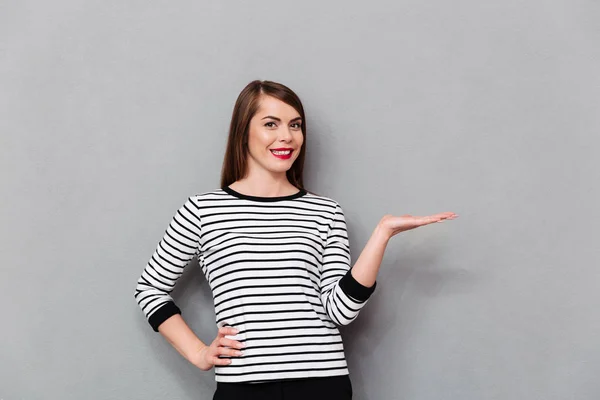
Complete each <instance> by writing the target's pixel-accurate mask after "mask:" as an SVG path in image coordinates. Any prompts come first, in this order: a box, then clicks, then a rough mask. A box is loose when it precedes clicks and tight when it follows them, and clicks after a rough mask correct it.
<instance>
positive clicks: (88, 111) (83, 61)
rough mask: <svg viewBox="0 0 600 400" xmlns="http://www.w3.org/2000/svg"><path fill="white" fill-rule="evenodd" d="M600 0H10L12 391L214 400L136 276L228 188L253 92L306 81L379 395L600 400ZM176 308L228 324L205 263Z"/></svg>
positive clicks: (311, 180) (2, 48) (0, 239)
mask: <svg viewBox="0 0 600 400" xmlns="http://www.w3.org/2000/svg"><path fill="white" fill-rule="evenodd" d="M599 18H600V5H599V4H598V2H593V1H573V0H571V1H567V0H554V1H550V2H548V1H540V0H537V1H534V0H531V1H527V2H523V1H515V0H507V1H487V2H482V1H479V0H466V1H458V2H447V1H442V0H430V1H416V0H400V1H398V0H396V1H393V2H392V1H387V2H385V1H382V0H376V1H370V2H367V3H358V2H356V3H352V4H351V3H348V2H342V1H336V2H316V1H297V2H294V3H286V2H280V1H269V2H241V1H228V2H213V3H211V2H199V1H179V2H175V3H173V2H156V1H153V2H149V1H129V2H124V1H112V0H111V1H97V0H94V1H90V0H88V1H74V0H61V1H54V2H43V1H12V2H10V1H2V2H0V111H1V116H0V130H1V142H0V171H1V172H0V174H1V175H0V177H1V183H2V185H1V193H0V194H1V198H0V202H1V203H0V204H1V207H0V251H1V254H2V278H1V279H0V303H1V304H2V322H1V326H2V327H1V329H0V343H1V345H0V398H2V399H4V400H15V399H27V400H36V399H57V400H58V399H60V400H67V399H159V398H173V399H211V398H212V393H213V390H214V388H215V382H214V374H213V372H212V371H211V372H202V371H200V370H198V369H196V368H195V367H193V366H192V365H191V364H189V363H188V362H187V361H186V360H184V359H183V358H182V357H181V356H179V354H178V353H177V352H176V351H175V350H174V349H173V348H172V347H171V346H170V345H169V344H168V343H167V342H166V341H165V340H164V339H163V338H162V337H161V336H160V335H159V334H157V333H155V332H153V331H152V330H151V328H150V326H149V325H148V324H147V322H146V321H145V319H144V318H143V315H142V313H141V310H139V308H138V307H137V305H136V304H135V301H134V298H133V289H134V287H135V282H136V280H137V278H138V276H139V274H140V273H141V271H142V269H143V267H144V265H145V263H146V261H147V260H148V258H149V257H150V256H151V254H152V251H153V250H154V247H155V246H156V244H157V243H158V241H159V239H160V237H161V236H162V234H163V233H164V229H166V225H167V223H168V222H169V220H170V218H171V217H172V215H173V214H174V212H175V210H176V209H177V208H178V207H179V206H180V205H181V204H182V202H183V201H184V200H185V199H186V198H187V196H189V195H192V194H196V193H201V192H203V191H208V190H212V189H215V188H217V187H218V183H219V172H220V167H221V161H222V155H223V150H224V145H225V139H226V133H227V127H228V123H229V118H230V115H231V109H232V107H233V103H234V101H235V98H236V96H237V94H238V93H239V91H240V90H241V89H242V88H243V87H244V86H245V85H246V83H248V82H249V81H250V80H253V79H256V78H259V79H271V80H276V81H281V82H283V83H285V84H287V85H289V86H290V87H291V88H293V89H294V90H296V91H297V92H298V94H299V95H300V96H301V98H302V100H303V101H304V103H305V106H306V111H307V114H308V128H309V135H310V136H309V137H308V154H307V171H306V181H307V187H308V189H309V190H312V191H315V192H317V193H320V194H324V195H327V196H330V197H332V198H334V199H336V200H338V201H339V202H340V204H342V206H343V207H344V210H345V212H346V216H347V220H348V224H349V230H350V240H351V242H352V251H353V258H354V259H355V260H356V258H357V257H358V255H359V253H360V251H361V249H362V246H363V245H364V244H365V242H366V241H367V239H368V237H369V236H370V234H371V232H372V229H373V228H374V226H375V224H376V223H377V221H378V220H379V218H380V217H381V216H382V215H384V214H386V213H395V214H406V213H410V214H414V215H428V214H433V213H437V212H443V211H453V212H456V213H458V214H459V215H460V218H458V219H457V220H455V221H448V222H446V223H443V224H436V225H431V226H426V227H422V228H419V229H417V230H414V231H410V232H405V233H403V234H400V235H398V236H396V237H394V238H393V239H392V241H391V242H390V244H389V247H388V250H387V252H386V255H385V259H384V263H383V265H382V268H381V272H380V275H379V278H378V282H379V286H378V289H377V291H376V293H375V294H374V295H373V297H372V298H371V300H370V301H369V304H368V305H367V306H366V308H365V309H363V311H362V312H361V315H360V316H359V318H358V319H357V320H356V321H355V322H354V323H353V324H351V325H350V326H348V327H346V328H345V329H343V332H342V333H343V336H344V339H345V343H346V347H347V353H348V359H349V367H350V372H351V378H352V381H353V385H354V390H355V398H356V399H359V400H360V399H376V400H379V399H411V400H413V399H418V400H434V399H435V400H438V399H461V400H463V399H473V400H480V399H498V400H506V399H528V400H530V399H544V400H551V399H556V400H564V399H577V400H587V399H590V400H591V399H598V398H599V397H600V382H599V380H598V371H599V369H600V339H598V338H599V337H600V315H599V312H598V302H599V301H600V294H599V293H600V291H599V290H598V286H599V284H600V268H599V267H600V262H599V258H600V257H599V256H600V246H598V240H597V239H598V233H597V231H598V222H599V217H600V211H599V210H600V209H599V207H598V204H600V201H599V200H600V190H599V188H598V182H599V181H600V172H599V171H600V168H599V167H600V161H599V160H598V153H599V152H598V146H599V145H600V138H599V135H598V131H599V129H600V116H599V113H598V109H599V106H600V75H599V74H598V71H600V57H599V53H600V29H599V26H600V25H599V24H598V20H599ZM175 297H176V299H177V301H178V304H179V305H180V306H181V307H182V308H183V312H184V317H185V318H186V320H187V321H188V323H189V324H190V325H191V326H192V328H193V329H194V330H195V331H196V332H197V334H198V335H199V337H200V338H201V339H202V340H204V341H210V340H212V338H214V335H215V334H216V327H215V325H214V310H213V308H212V307H213V306H212V298H211V295H210V292H209V290H208V286H207V284H206V282H205V281H204V278H203V276H202V274H201V271H199V268H198V265H197V264H191V268H189V269H188V271H187V272H186V274H185V275H184V277H183V278H182V280H181V282H180V284H179V285H178V287H177V289H176V292H175Z"/></svg>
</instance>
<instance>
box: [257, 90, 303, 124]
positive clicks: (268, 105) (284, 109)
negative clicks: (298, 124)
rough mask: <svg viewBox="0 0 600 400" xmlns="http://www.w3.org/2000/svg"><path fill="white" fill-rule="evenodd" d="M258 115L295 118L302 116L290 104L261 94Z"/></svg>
mask: <svg viewBox="0 0 600 400" xmlns="http://www.w3.org/2000/svg"><path fill="white" fill-rule="evenodd" d="M258 104H259V106H258V111H257V112H256V114H257V115H261V116H266V115H272V116H274V117H279V118H282V119H293V118H298V117H300V114H299V113H298V111H296V109H295V108H294V107H292V106H290V105H289V104H287V103H285V102H283V101H281V100H279V99H276V98H275V97H271V96H265V95H263V96H261V97H260V100H259V103H258Z"/></svg>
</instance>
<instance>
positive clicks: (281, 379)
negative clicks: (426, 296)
mask: <svg viewBox="0 0 600 400" xmlns="http://www.w3.org/2000/svg"><path fill="white" fill-rule="evenodd" d="M305 121H306V119H305V116H304V109H303V107H302V103H301V102H300V99H299V98H298V96H296V94H295V93H294V92H292V91H291V90H290V89H289V88H287V87H286V86H284V85H281V84H279V83H275V82H269V81H254V82H251V83H250V84H249V85H248V86H246V87H245V88H244V90H242V92H241V93H240V95H239V97H238V99H237V101H236V103H235V106H234V110H233V115H232V119H231V125H230V129H229V138H228V141H227V148H226V151H225V158H224V160H223V170H222V175H221V187H220V188H219V189H216V190H213V191H209V192H203V193H201V194H196V195H193V196H191V197H189V198H188V199H187V201H186V202H185V203H184V204H183V206H181V207H180V208H179V210H177V212H176V213H175V215H174V216H173V219H172V221H171V223H170V224H169V225H168V228H167V230H166V232H165V234H164V236H163V238H162V240H161V241H160V242H159V243H158V246H157V247H156V250H155V251H154V254H153V255H152V257H151V258H150V260H149V261H148V264H147V265H146V267H145V269H144V271H143V272H142V275H141V277H140V278H139V279H138V282H137V286H136V290H135V298H136V300H137V302H138V304H139V306H140V307H141V309H142V310H143V312H144V314H145V316H146V318H147V319H148V322H149V323H150V325H151V326H152V328H153V329H154V330H155V331H157V332H160V333H161V334H162V335H163V336H164V337H165V339H166V340H167V341H168V342H169V343H171V344H172V345H173V347H175V349H177V351H179V353H180V354H181V355H182V356H184V357H185V358H186V359H187V360H188V361H190V362H191V363H192V364H193V365H195V366H197V367H198V368H199V369H201V370H203V371H207V370H210V369H212V368H213V367H214V370H215V379H216V381H217V390H216V392H215V394H214V398H213V399H217V400H218V399H242V398H243V399H246V398H252V399H254V398H257V399H262V400H271V399H273V400H274V399H283V398H285V399H288V400H290V399H291V400H294V399H302V400H304V399H306V398H310V399H312V400H319V399H330V398H334V399H338V400H346V399H351V398H352V384H351V382H350V377H349V371H348V365H347V363H346V356H345V351H344V346H343V343H342V337H341V335H340V332H339V330H338V327H339V326H341V325H347V324H349V323H351V322H352V321H354V320H355V319H356V318H357V317H358V315H359V313H360V311H361V309H362V308H363V307H364V306H365V304H366V303H367V300H368V299H369V298H370V296H371V294H372V293H373V292H374V290H375V287H376V285H377V283H376V281H375V277H376V275H377V272H378V270H379V266H380V264H381V260H382V258H383V252H384V250H385V247H386V245H387V242H388V240H389V238H391V237H392V236H393V235H395V234H396V233H398V232H401V231H403V230H407V229H412V228H414V227H417V226H421V225H425V224H429V223H432V222H438V221H441V220H443V219H452V218H454V217H455V216H454V214H453V213H442V214H437V215H434V216H430V217H412V216H410V215H405V216H401V217H394V216H392V215H386V216H384V218H383V219H382V221H381V222H380V224H378V226H377V227H376V229H375V231H374V232H373V235H372V236H371V239H370V240H369V242H368V243H367V245H366V246H365V249H364V250H363V251H362V253H361V255H360V257H359V259H358V261H357V262H356V264H355V265H354V267H351V256H350V243H349V241H348V232H347V227H346V220H345V217H344V212H343V210H342V208H341V206H340V205H339V204H338V203H337V202H336V201H335V200H333V199H331V198H329V197H325V196H320V195H317V194H314V193H310V192H308V191H307V190H306V189H304V185H303V179H302V171H303V167H304V155H305V151H306V123H305ZM193 257H197V258H198V262H199V264H200V266H201V268H202V271H203V273H204V274H205V276H206V280H207V282H208V285H209V286H210V289H211V291H212V294H213V301H214V307H215V315H216V325H217V329H218V333H217V336H216V338H215V339H214V340H213V341H212V342H211V343H210V344H205V343H203V342H202V341H201V340H200V339H199V338H198V337H197V336H196V335H195V334H194V333H193V332H192V331H191V329H190V328H189V326H188V325H187V324H186V323H185V321H184V320H183V318H182V317H181V310H180V309H179V307H177V306H176V305H175V302H174V301H173V298H172V297H171V296H170V293H171V291H172V290H173V288H174V286H175V284H176V283H177V281H178V279H179V278H180V277H181V275H182V272H183V269H184V268H185V267H186V266H187V265H188V263H189V261H190V260H191V259H192V258H193Z"/></svg>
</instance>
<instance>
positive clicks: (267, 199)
mask: <svg viewBox="0 0 600 400" xmlns="http://www.w3.org/2000/svg"><path fill="white" fill-rule="evenodd" d="M221 189H222V190H223V191H225V192H227V193H229V194H230V195H232V196H235V197H237V198H240V199H244V200H252V201H265V202H273V201H282V200H292V199H297V198H298V197H302V196H304V195H305V194H306V193H307V192H306V190H304V189H300V191H299V192H297V193H294V194H290V195H287V196H275V197H262V196H250V195H248V194H243V193H240V192H236V191H235V190H233V189H232V188H230V187H229V186H225V187H222V188H221Z"/></svg>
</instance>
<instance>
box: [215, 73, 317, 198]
mask: <svg viewBox="0 0 600 400" xmlns="http://www.w3.org/2000/svg"><path fill="white" fill-rule="evenodd" d="M263 94H264V95H267V96H271V97H274V98H276V99H278V100H281V101H283V102H284V103H286V104H288V105H290V106H292V107H293V108H294V109H295V110H296V111H298V114H300V117H302V125H301V129H302V136H303V137H304V141H303V143H302V147H301V148H300V154H299V155H298V158H297V159H296V161H294V164H292V167H291V168H290V169H289V170H287V171H286V175H287V178H288V181H289V182H290V183H291V184H292V185H294V186H296V187H297V188H298V189H303V190H305V189H304V180H303V176H302V172H303V170H304V153H305V151H306V118H305V117H304V107H302V102H301V101H300V98H299V97H298V95H296V93H294V92H293V91H292V90H291V89H290V88H288V87H287V86H285V85H282V84H281V83H277V82H272V81H260V80H255V81H252V82H250V83H249V84H248V85H246V87H245V88H244V89H243V90H242V91H241V92H240V95H239V96H238V98H237V100H236V102H235V106H234V107H233V114H232V115H231V124H230V126H229V137H228V138H227V146H226V148H225V157H224V158H223V168H222V169H221V187H225V186H229V185H230V184H231V183H233V182H235V181H237V180H238V179H242V178H244V177H245V176H246V173H247V168H248V130H249V127H250V120H251V119H252V117H254V115H255V114H256V112H257V111H258V107H259V101H260V96H261V95H263Z"/></svg>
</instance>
